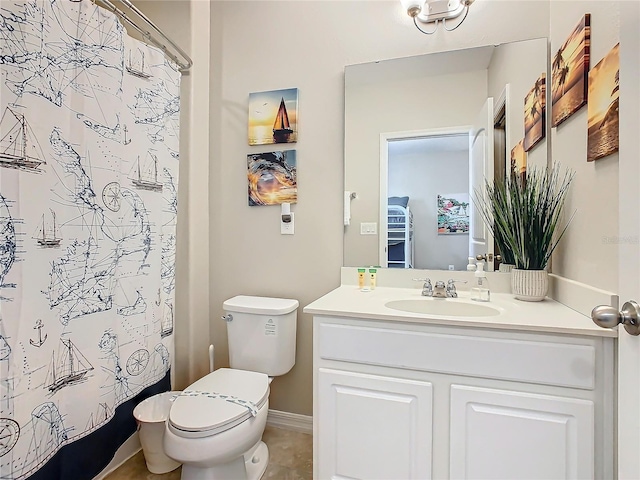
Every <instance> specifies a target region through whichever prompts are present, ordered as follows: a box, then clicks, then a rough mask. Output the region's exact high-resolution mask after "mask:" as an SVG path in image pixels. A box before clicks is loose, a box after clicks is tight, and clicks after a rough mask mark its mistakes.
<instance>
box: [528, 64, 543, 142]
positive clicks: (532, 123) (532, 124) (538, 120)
mask: <svg viewBox="0 0 640 480" xmlns="http://www.w3.org/2000/svg"><path fill="white" fill-rule="evenodd" d="M545 78H546V75H545V74H544V73H543V74H542V75H540V77H538V79H537V80H536V83H535V84H534V85H533V87H532V88H531V90H529V93H527V96H526V97H525V98H524V149H525V150H526V151H527V152H528V151H529V150H531V149H532V148H533V147H534V146H535V145H536V144H537V143H538V142H539V141H540V140H542V139H543V138H544V131H545V113H546V109H545V103H546V102H545V98H546V95H547V93H546V85H545Z"/></svg>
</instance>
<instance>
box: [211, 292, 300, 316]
mask: <svg viewBox="0 0 640 480" xmlns="http://www.w3.org/2000/svg"><path fill="white" fill-rule="evenodd" d="M298 305H299V303H298V300H293V299H291V298H270V297H253V296H249V295H237V296H235V297H233V298H230V299H229V300H226V301H225V302H224V303H223V304H222V307H223V308H224V310H225V311H227V312H240V313H255V314H258V315H284V314H287V313H290V312H293V311H294V310H295V309H296V308H298Z"/></svg>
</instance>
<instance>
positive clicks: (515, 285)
mask: <svg viewBox="0 0 640 480" xmlns="http://www.w3.org/2000/svg"><path fill="white" fill-rule="evenodd" d="M548 290H549V274H548V273H547V271H546V270H521V269H519V268H514V269H513V270H512V271H511V293H513V295H514V296H515V297H516V298H517V299H518V300H524V301H525V302H539V301H541V300H544V299H545V297H546V296H547V291H548Z"/></svg>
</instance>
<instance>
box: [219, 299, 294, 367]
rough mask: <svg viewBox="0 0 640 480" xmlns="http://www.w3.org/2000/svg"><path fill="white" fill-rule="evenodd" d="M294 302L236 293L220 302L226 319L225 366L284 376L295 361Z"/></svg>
mask: <svg viewBox="0 0 640 480" xmlns="http://www.w3.org/2000/svg"><path fill="white" fill-rule="evenodd" d="M298 305H299V304H298V301H297V300H292V299H288V298H270V297H252V296H247V295H238V296H236V297H233V298H230V299H229V300H227V301H225V302H224V303H223V305H222V306H223V309H224V311H225V313H226V314H227V315H231V317H232V318H231V319H227V337H228V341H229V366H230V367H231V368H237V369H241V370H251V371H253V372H261V373H266V374H267V375H269V376H278V375H284V374H285V373H287V372H288V371H289V370H291V368H292V367H293V365H294V364H295V362H296V327H297V313H298V310H297V309H298Z"/></svg>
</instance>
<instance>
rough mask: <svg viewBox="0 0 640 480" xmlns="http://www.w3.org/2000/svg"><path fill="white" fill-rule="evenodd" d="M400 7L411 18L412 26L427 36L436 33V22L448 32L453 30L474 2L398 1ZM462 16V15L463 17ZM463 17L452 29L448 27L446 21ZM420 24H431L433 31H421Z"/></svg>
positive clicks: (464, 0)
mask: <svg viewBox="0 0 640 480" xmlns="http://www.w3.org/2000/svg"><path fill="white" fill-rule="evenodd" d="M400 1H401V2H402V6H403V7H404V9H405V10H406V11H407V15H409V16H410V17H411V18H413V24H414V25H415V26H416V28H417V29H418V30H420V31H421V32H422V33H426V34H427V35H431V34H433V33H436V30H437V29H438V22H442V28H444V29H445V30H446V31H448V32H450V31H452V30H455V29H456V28H458V27H459V26H460V25H462V22H464V20H465V18H467V14H468V13H469V7H470V6H471V4H472V3H473V2H474V0H400ZM463 14H464V15H463ZM460 15H463V17H462V20H460V21H459V22H457V23H456V24H455V26H454V27H453V28H450V27H448V26H447V25H448V24H447V20H452V19H454V18H458V17H459V16H460ZM418 22H420V23H425V24H426V23H433V24H434V25H435V26H434V28H433V30H431V31H428V30H423V29H422V28H420V25H418Z"/></svg>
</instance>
